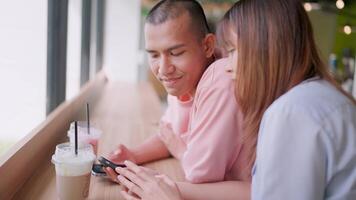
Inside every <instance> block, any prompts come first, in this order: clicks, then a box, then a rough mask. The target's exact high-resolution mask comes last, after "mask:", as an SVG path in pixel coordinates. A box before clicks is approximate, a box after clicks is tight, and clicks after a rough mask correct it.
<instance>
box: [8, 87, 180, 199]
mask: <svg viewBox="0 0 356 200" xmlns="http://www.w3.org/2000/svg"><path fill="white" fill-rule="evenodd" d="M161 114H162V110H161V105H160V102H159V99H158V97H157V95H156V94H155V92H154V90H153V88H152V86H151V85H150V84H148V83H139V84H128V83H120V82H108V83H107V84H106V85H105V87H104V88H103V91H102V96H101V97H100V99H99V101H98V102H97V103H96V104H95V107H93V108H92V116H91V121H93V122H94V123H95V124H97V125H99V128H101V129H102V130H103V135H102V137H101V138H100V140H99V146H98V155H107V154H108V153H109V152H111V151H112V150H113V149H114V148H115V147H116V146H117V145H118V144H120V143H122V144H125V145H127V146H128V147H132V146H135V145H137V144H140V143H141V142H143V141H144V140H145V139H146V138H148V137H149V136H150V135H152V134H155V133H156V132H157V130H158V121H159V119H160V117H161ZM48 151H49V149H48ZM52 153H53V152H51V154H52ZM145 166H147V167H150V168H152V169H156V170H157V171H159V172H162V173H165V174H167V175H169V176H170V177H172V178H173V179H174V180H177V181H184V173H183V171H182V169H181V167H180V165H179V162H178V161H177V160H175V159H173V158H170V159H165V160H161V161H156V162H153V163H149V164H146V165H145ZM119 191H120V186H119V185H118V184H115V183H112V182H110V181H109V180H107V179H105V178H101V177H94V176H92V177H91V183H90V192H89V197H88V199H122V197H121V195H120V193H119ZM14 199H36V200H37V199H46V200H47V199H56V190H55V171H54V166H53V165H52V164H51V163H50V160H47V161H46V162H44V165H43V166H42V167H41V169H39V170H38V171H36V172H35V173H34V174H33V175H32V177H31V178H30V180H29V181H27V182H26V183H25V185H24V186H23V187H22V188H21V190H20V191H19V192H18V193H17V194H16V196H15V197H14Z"/></svg>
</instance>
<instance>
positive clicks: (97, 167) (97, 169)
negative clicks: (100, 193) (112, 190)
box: [91, 164, 106, 177]
mask: <svg viewBox="0 0 356 200" xmlns="http://www.w3.org/2000/svg"><path fill="white" fill-rule="evenodd" d="M103 167H104V165H103V164H93V167H92V168H91V174H93V175H94V176H103V177H105V176H106V172H105V171H104V169H103Z"/></svg>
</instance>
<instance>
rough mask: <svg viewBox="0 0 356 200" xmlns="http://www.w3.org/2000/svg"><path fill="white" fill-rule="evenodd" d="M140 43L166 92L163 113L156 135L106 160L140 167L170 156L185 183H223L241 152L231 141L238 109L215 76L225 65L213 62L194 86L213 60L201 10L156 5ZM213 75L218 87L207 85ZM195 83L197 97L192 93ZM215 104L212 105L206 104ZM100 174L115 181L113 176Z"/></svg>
mask: <svg viewBox="0 0 356 200" xmlns="http://www.w3.org/2000/svg"><path fill="white" fill-rule="evenodd" d="M145 40H146V51H147V52H148V54H149V64H150V67H151V70H152V72H153V73H154V75H155V76H156V78H157V79H158V80H159V81H160V82H161V83H162V84H163V86H164V88H165V89H166V90H167V92H168V108H167V111H166V113H165V114H164V116H163V117H162V119H161V123H160V130H159V133H158V134H157V135H154V136H152V137H151V138H149V139H148V140H147V141H145V142H144V143H143V144H141V145H139V146H137V147H134V148H130V149H129V148H127V147H125V146H124V145H119V147H118V148H117V149H116V150H115V151H114V152H112V154H111V155H110V157H109V159H111V160H112V161H114V162H117V163H120V162H123V161H125V160H131V161H133V162H135V163H136V164H142V163H146V162H150V161H154V160H158V159H163V158H167V157H169V156H170V154H172V155H173V156H174V157H176V158H177V159H179V160H181V163H182V167H183V170H184V172H185V175H186V179H187V180H188V181H190V182H193V183H200V182H211V181H219V180H220V181H221V180H224V179H225V178H226V171H229V170H230V169H231V168H232V167H233V165H234V163H235V161H236V158H237V157H238V156H237V155H238V154H239V152H240V150H241V146H239V145H238V141H237V137H236V135H237V132H238V125H237V123H238V117H237V114H238V109H237V104H236V102H235V100H234V96H233V82H232V81H231V79H230V78H229V77H228V76H226V77H222V76H224V75H222V76H220V75H219V74H221V73H216V72H215V71H216V70H217V69H218V70H220V71H221V70H224V69H223V67H224V65H226V62H223V61H220V62H218V64H217V65H215V66H213V68H214V69H212V70H213V71H210V72H209V73H208V74H207V75H206V77H205V79H206V80H205V81H204V83H199V81H200V79H201V78H202V75H203V73H204V72H205V70H206V69H207V67H208V66H209V65H210V64H211V63H212V62H213V61H214V60H215V58H214V49H215V36H214V35H213V34H211V33H209V28H208V25H207V22H206V19H205V15H204V11H203V9H202V8H201V6H200V5H199V3H197V2H196V1H192V0H191V1H189V0H176V1H171V0H164V1H161V2H159V3H158V4H157V5H156V6H155V7H153V8H152V10H151V11H150V12H149V14H148V16H147V19H146V24H145ZM220 65H222V66H220ZM218 66H219V67H218ZM214 73H216V74H217V75H219V77H221V78H222V79H223V80H222V81H218V82H216V83H218V84H217V85H218V87H216V86H213V85H214V84H215V79H214ZM210 80H214V81H213V82H211V81H210ZM198 83H199V84H201V85H202V86H201V89H200V90H201V92H197V86H198ZM210 86H212V87H210ZM206 87H207V88H210V89H207V90H206V89H205V88H206ZM196 93H197V94H196ZM196 95H199V98H198V99H199V100H196V98H197V97H196ZM220 97H221V98H220ZM204 102H209V104H205V103H204ZM215 102H217V103H218V105H217V106H214V105H211V104H214V103H215ZM221 115H224V116H223V117H222V118H220V116H221ZM191 116H192V117H193V118H194V119H191ZM219 119H223V120H222V121H221V120H220V121H219ZM225 129H227V130H225ZM231 142H232V143H233V145H230V143H231ZM205 148H208V149H205ZM221 149H222V155H219V152H218V151H219V150H221ZM225 152H226V153H225ZM215 159H216V162H217V163H214V162H213V161H214V160H215ZM235 168H236V167H235ZM106 170H107V172H108V173H109V174H110V176H111V178H112V180H115V181H116V180H117V179H116V174H115V172H113V170H112V169H110V168H107V169H106ZM234 177H235V178H236V176H234Z"/></svg>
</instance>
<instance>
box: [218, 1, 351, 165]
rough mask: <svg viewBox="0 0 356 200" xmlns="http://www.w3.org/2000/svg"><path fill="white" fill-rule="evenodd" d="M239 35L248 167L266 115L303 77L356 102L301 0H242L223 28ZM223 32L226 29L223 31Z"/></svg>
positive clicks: (238, 74) (238, 84) (240, 89)
mask: <svg viewBox="0 0 356 200" xmlns="http://www.w3.org/2000/svg"><path fill="white" fill-rule="evenodd" d="M231 28H232V30H233V31H234V32H235V33H236V35H237V41H235V42H237V52H238V61H237V63H236V64H237V71H236V88H235V96H236V99H237V101H238V103H239V105H240V107H241V110H242V113H243V115H244V121H243V128H244V129H243V130H244V133H243V142H244V145H245V148H247V152H248V153H249V161H248V168H251V166H252V164H253V163H254V161H255V157H256V145H257V135H258V131H259V127H260V123H261V119H262V116H263V114H264V112H265V111H266V109H267V108H268V107H269V106H270V105H271V104H272V102H273V101H275V100H276V99H277V98H278V97H280V96H281V95H283V94H284V93H286V92H287V91H288V90H290V89H291V88H292V87H294V86H296V85H297V84H299V83H301V82H302V81H304V80H306V79H308V78H311V77H315V76H319V77H320V78H322V79H324V80H327V81H329V82H330V83H331V84H333V85H334V86H335V87H336V88H337V89H338V90H340V91H341V92H342V93H343V94H344V95H346V96H348V97H349V98H350V99H351V101H352V102H353V103H355V99H353V98H352V96H351V95H349V94H347V93H346V92H344V91H343V90H342V89H341V87H340V86H339V85H338V84H337V82H336V81H335V80H334V79H333V77H332V76H331V74H330V72H329V71H328V69H327V68H326V66H325V65H324V64H323V63H322V61H321V59H320V56H319V53H318V50H317V47H316V45H315V41H314V36H313V31H312V26H311V23H310V21H309V18H308V16H307V13H306V12H305V10H304V7H303V6H302V3H301V1H299V0H240V1H238V2H237V3H235V4H234V6H233V7H232V8H231V9H230V10H229V11H228V12H227V13H226V14H225V16H224V18H223V20H222V22H221V24H220V26H219V30H218V36H219V37H220V39H221V40H222V41H227V40H228V38H227V37H228V36H227V34H226V33H227V32H228V31H229V30H231ZM219 33H220V34H219Z"/></svg>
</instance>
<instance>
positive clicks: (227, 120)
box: [162, 59, 250, 183]
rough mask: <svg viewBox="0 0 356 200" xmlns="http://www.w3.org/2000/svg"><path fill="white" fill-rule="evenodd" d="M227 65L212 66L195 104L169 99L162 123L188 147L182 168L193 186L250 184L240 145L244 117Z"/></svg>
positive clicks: (219, 63) (197, 94) (220, 63)
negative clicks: (239, 181)
mask: <svg viewBox="0 0 356 200" xmlns="http://www.w3.org/2000/svg"><path fill="white" fill-rule="evenodd" d="M226 65H227V59H220V60H218V61H216V62H214V63H213V64H212V65H210V66H209V68H208V69H207V70H206V71H205V73H204V74H203V76H202V78H201V80H200V82H199V84H198V87H197V90H196V93H195V97H194V101H193V102H192V101H188V102H181V101H179V100H178V99H177V98H176V97H173V96H170V97H168V109H167V112H166V114H165V115H164V117H163V118H162V120H165V121H168V122H170V123H171V124H172V127H173V131H174V132H175V133H176V134H179V135H180V136H182V138H183V140H184V141H185V142H186V144H187V151H186V152H185V153H184V155H183V158H182V160H181V164H182V167H183V170H184V172H185V177H186V180H187V181H189V182H192V183H203V182H216V181H223V180H250V177H249V175H248V174H249V173H248V171H246V170H245V165H244V164H245V163H247V161H246V158H245V156H244V152H243V145H242V144H241V143H240V141H241V138H240V136H241V119H242V115H241V112H240V110H239V108H238V104H237V102H236V100H235V96H234V81H233V80H232V79H231V75H229V74H227V73H226V72H225V66H226ZM188 105H189V106H188Z"/></svg>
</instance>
